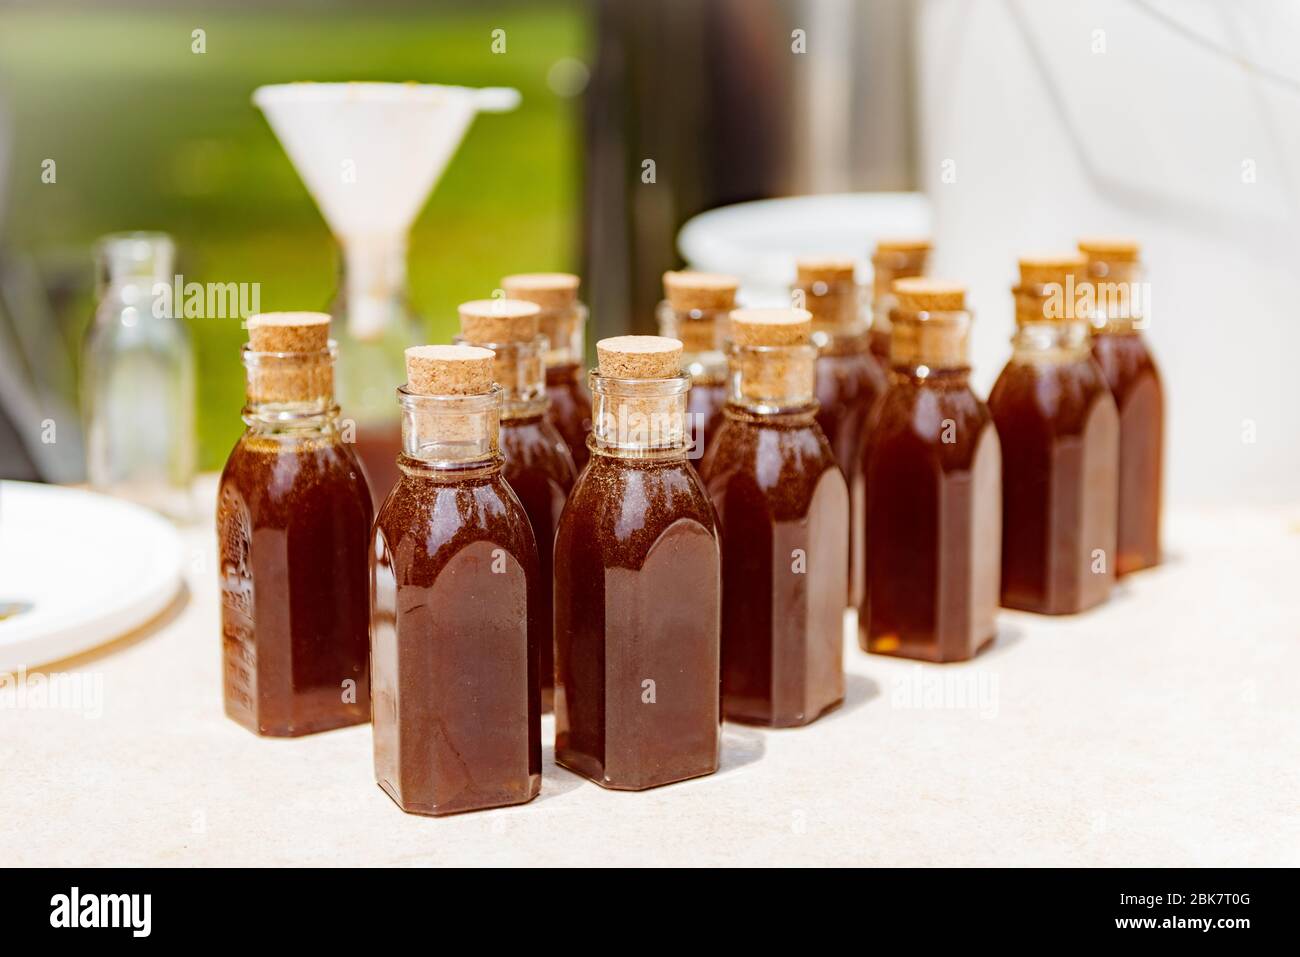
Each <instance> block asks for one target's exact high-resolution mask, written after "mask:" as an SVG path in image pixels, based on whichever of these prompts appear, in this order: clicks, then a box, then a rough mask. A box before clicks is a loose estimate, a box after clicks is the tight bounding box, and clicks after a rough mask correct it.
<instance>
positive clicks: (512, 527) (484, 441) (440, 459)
mask: <svg viewBox="0 0 1300 957" xmlns="http://www.w3.org/2000/svg"><path fill="white" fill-rule="evenodd" d="M492 365H493V355H492V352H491V351H490V350H488V349H479V348H476V347H473V346H417V347H415V348H411V349H408V350H406V377H407V383H406V385H405V386H403V387H402V388H400V389H399V390H398V402H399V405H400V406H401V410H402V454H401V456H399V458H398V465H399V467H400V468H401V473H402V477H401V479H400V480H399V481H398V483H397V486H396V488H394V489H393V492H392V494H391V495H389V497H388V500H387V501H385V502H384V506H383V508H382V509H381V510H380V512H379V517H378V518H377V519H376V520H375V530H374V543H373V548H372V551H371V565H370V568H371V577H372V595H373V599H372V610H371V668H372V676H371V680H372V692H371V694H372V698H373V701H374V709H373V710H374V749H375V778H376V780H377V781H378V782H379V786H380V787H381V788H383V789H384V791H386V792H387V793H388V795H389V796H390V797H391V798H392V799H393V800H394V801H395V802H397V805H398V807H400V808H401V809H402V810H403V811H407V812H410V813H415V814H434V815H441V814H455V813H457V812H460V811H473V810H477V809H480V808H490V807H499V806H502V805H507V804H522V803H524V802H526V801H530V800H532V799H533V798H534V797H536V796H537V793H538V790H539V789H540V787H541V774H542V735H541V700H540V694H539V673H538V668H539V665H540V662H541V645H540V636H541V634H542V627H541V621H540V608H541V596H540V592H541V589H542V581H541V577H540V575H539V574H538V567H537V546H536V544H535V542H534V540H533V533H532V529H531V528H530V527H529V524H528V515H527V514H526V513H525V512H524V508H523V506H522V505H521V504H520V503H519V499H518V498H517V497H516V496H515V493H514V492H513V491H511V489H510V486H509V485H508V484H507V483H506V480H505V478H504V476H503V475H502V474H501V464H502V459H501V453H500V451H499V449H498V444H497V436H498V431H499V427H500V417H501V404H502V390H501V387H500V386H498V385H494V384H493V382H492Z"/></svg>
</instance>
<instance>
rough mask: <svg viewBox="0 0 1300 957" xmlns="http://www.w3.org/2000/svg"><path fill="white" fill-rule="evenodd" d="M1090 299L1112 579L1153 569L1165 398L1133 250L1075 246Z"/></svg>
mask: <svg viewBox="0 0 1300 957" xmlns="http://www.w3.org/2000/svg"><path fill="white" fill-rule="evenodd" d="M1079 250H1080V251H1081V252H1082V253H1083V254H1084V256H1085V257H1087V267H1088V282H1089V283H1090V284H1091V287H1092V292H1093V310H1094V311H1093V323H1092V355H1093V358H1095V359H1096V360H1097V364H1098V365H1099V366H1101V371H1102V373H1103V374H1104V375H1105V376H1106V382H1107V383H1108V384H1109V385H1110V391H1111V394H1112V395H1113V396H1114V397H1115V405H1116V407H1117V408H1118V409H1119V531H1118V541H1117V543H1116V550H1117V557H1116V560H1115V571H1116V574H1118V575H1120V576H1123V575H1127V574H1129V573H1130V572H1135V571H1140V570H1141V569H1143V568H1150V567H1152V566H1153V565H1158V564H1159V563H1160V509H1161V506H1160V502H1161V494H1162V491H1161V490H1162V484H1163V481H1164V479H1163V470H1164V439H1165V436H1164V418H1165V397H1164V389H1163V387H1162V386H1161V382H1160V373H1159V371H1158V370H1157V369H1156V363H1155V359H1153V358H1152V356H1151V351H1150V349H1148V348H1147V343H1146V338H1145V337H1144V336H1143V335H1142V330H1143V329H1144V328H1145V327H1146V323H1147V320H1148V318H1149V317H1148V315H1147V311H1146V305H1147V298H1148V297H1147V296H1146V295H1145V289H1146V286H1145V282H1144V280H1143V278H1142V277H1143V270H1142V263H1141V261H1140V257H1139V249H1138V244H1137V243H1136V242H1135V241H1133V240H1131V239H1117V238H1092V239H1081V240H1079Z"/></svg>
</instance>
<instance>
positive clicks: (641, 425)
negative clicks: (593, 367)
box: [590, 371, 691, 458]
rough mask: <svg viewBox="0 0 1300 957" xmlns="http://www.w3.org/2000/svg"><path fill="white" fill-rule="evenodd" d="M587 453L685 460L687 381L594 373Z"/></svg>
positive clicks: (688, 438) (684, 376)
mask: <svg viewBox="0 0 1300 957" xmlns="http://www.w3.org/2000/svg"><path fill="white" fill-rule="evenodd" d="M590 384H591V410H592V414H591V418H592V436H591V440H590V445H591V448H592V449H593V450H594V451H596V452H600V453H602V454H605V455H615V456H619V457H621V458H675V457H685V455H686V454H687V452H688V451H689V449H690V444H691V435H690V432H689V431H688V429H687V416H686V399H687V395H688V393H689V392H690V389H691V378H690V376H689V375H688V374H686V373H680V374H678V375H676V376H672V377H671V378H667V379H615V378H610V377H607V376H603V375H601V374H600V373H599V372H595V371H593V372H592V373H591V377H590Z"/></svg>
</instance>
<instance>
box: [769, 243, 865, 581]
mask: <svg viewBox="0 0 1300 957" xmlns="http://www.w3.org/2000/svg"><path fill="white" fill-rule="evenodd" d="M795 268H796V279H795V284H794V286H793V288H792V289H791V297H792V299H793V301H794V304H795V306H796V307H802V308H806V309H807V310H808V311H809V312H810V313H812V317H813V320H812V329H813V344H814V345H815V346H817V349H818V355H817V382H816V393H817V424H818V425H819V426H821V430H822V432H823V433H825V435H826V438H827V440H828V441H829V442H830V443H831V450H832V451H833V452H834V453H835V461H836V462H838V463H839V466H840V469H841V470H843V472H844V478H845V480H846V481H847V482H848V484H849V543H850V548H849V587H848V588H847V589H845V593H844V594H845V600H846V602H847V603H848V604H855V603H856V602H857V601H858V598H859V595H860V593H861V590H862V579H863V554H864V552H863V547H864V546H863V540H862V514H863V513H862V508H863V488H862V475H861V474H860V472H859V469H858V463H859V461H860V460H861V458H862V444H863V441H864V440H865V438H866V433H867V428H868V421H869V418H870V414H871V412H872V410H873V409H874V408H875V406H876V403H877V402H878V401H879V400H880V397H881V396H883V395H884V394H885V388H886V386H887V385H888V377H887V376H886V374H885V368H884V367H883V366H882V365H881V364H880V362H879V361H877V359H876V357H875V356H873V355H872V354H871V345H870V342H871V337H870V334H869V331H868V329H867V326H866V324H865V323H864V322H863V320H862V309H861V306H862V288H861V287H860V286H859V285H858V283H857V281H856V279H855V278H854V266H853V261H852V260H848V259H800V260H798V262H796V264H795Z"/></svg>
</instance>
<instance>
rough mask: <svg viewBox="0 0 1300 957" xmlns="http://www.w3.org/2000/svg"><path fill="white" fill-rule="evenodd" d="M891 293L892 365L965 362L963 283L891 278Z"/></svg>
mask: <svg viewBox="0 0 1300 957" xmlns="http://www.w3.org/2000/svg"><path fill="white" fill-rule="evenodd" d="M894 296H895V298H896V299H897V301H898V306H897V308H896V311H895V313H894V317H893V318H894V322H893V330H892V332H891V334H890V338H889V359H890V363H891V364H892V365H895V366H900V365H902V366H920V365H926V366H931V367H934V368H947V369H952V368H960V367H962V366H965V365H966V350H967V345H968V343H969V340H970V316H969V314H967V313H966V311H965V309H966V287H965V286H963V285H961V284H960V283H955V282H947V281H945V280H941V279H927V278H923V277H920V276H916V277H912V278H908V279H898V280H895V282H894Z"/></svg>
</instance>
